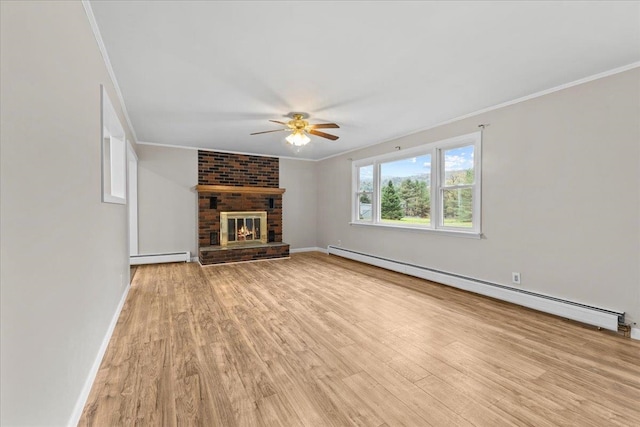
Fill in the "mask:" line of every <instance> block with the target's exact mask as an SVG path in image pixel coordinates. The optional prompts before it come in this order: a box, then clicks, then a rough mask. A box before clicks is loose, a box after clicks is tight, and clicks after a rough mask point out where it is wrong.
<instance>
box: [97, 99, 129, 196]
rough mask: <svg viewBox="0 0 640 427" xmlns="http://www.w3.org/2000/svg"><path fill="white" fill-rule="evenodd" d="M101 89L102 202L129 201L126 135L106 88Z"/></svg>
mask: <svg viewBox="0 0 640 427" xmlns="http://www.w3.org/2000/svg"><path fill="white" fill-rule="evenodd" d="M100 88H101V102H102V108H101V114H102V201H103V202H106V203H119V204H125V203H126V201H127V193H126V185H127V169H126V164H127V160H126V159H127V154H126V149H125V133H124V129H123V128H122V125H121V124H120V120H118V115H117V114H116V111H115V109H114V108H113V104H111V100H110V99H109V96H108V95H107V92H106V90H105V89H104V86H100Z"/></svg>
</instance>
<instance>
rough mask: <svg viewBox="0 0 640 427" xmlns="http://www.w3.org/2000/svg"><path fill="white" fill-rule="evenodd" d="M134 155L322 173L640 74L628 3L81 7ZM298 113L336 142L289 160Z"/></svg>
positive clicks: (639, 33)
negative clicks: (165, 151) (349, 156)
mask: <svg viewBox="0 0 640 427" xmlns="http://www.w3.org/2000/svg"><path fill="white" fill-rule="evenodd" d="M91 7H92V9H93V13H94V15H95V18H96V21H97V23H98V27H99V29H100V33H101V35H102V38H103V41H104V44H105V46H106V49H107V52H108V56H109V58H110V60H111V64H112V66H113V70H114V72H115V75H116V78H117V80H118V83H119V86H120V88H121V91H122V94H123V97H124V101H125V105H126V108H127V110H128V112H129V116H130V118H131V122H132V124H133V126H134V128H135V131H136V133H137V137H138V139H139V141H142V142H151V143H158V144H167V145H174V146H175V145H177V146H186V147H200V148H206V149H220V150H227V151H236V152H247V153H258V154H268V155H275V156H292V157H299V158H307V159H321V158H325V157H328V156H331V155H334V154H337V153H340V152H344V151H348V150H352V149H355V148H357V147H362V146H367V145H372V144H375V143H378V142H382V141H386V140H389V139H393V138H396V137H399V136H403V135H407V134H410V133H413V132H415V131H418V130H421V129H425V128H428V127H430V126H433V125H435V124H438V123H441V122H443V121H446V120H449V119H452V118H455V117H459V116H462V115H465V114H469V113H472V112H474V111H478V110H481V109H483V108H487V107H491V106H494V105H496V104H500V103H503V102H507V101H510V100H513V99H516V98H519V97H523V96H526V95H530V94H532V93H536V92H539V91H542V90H545V89H549V88H552V87H555V86H558V85H562V84H565V83H568V82H572V81H575V80H578V79H582V78H584V77H588V76H591V75H594V74H598V73H601V72H605V71H607V70H611V69H614V68H617V67H621V66H625V65H628V64H631V63H634V62H637V61H639V60H640V2H611V1H608V2H606V1H605V2H595V1H592V2H500V1H497V2H475V1H474V2H346V1H341V2H337V1H336V2H333V1H320V2H272V1H262V2H211V1H210V2H204V1H198V2H196V1H160V2H150V1H149V2H147V1H136V2H125V1H91ZM291 111H304V112H307V113H309V114H310V115H311V119H310V121H311V122H312V123H317V122H325V121H330V122H336V123H338V124H340V126H341V128H340V129H330V130H328V131H330V132H331V133H335V134H336V135H338V136H340V139H339V140H338V141H335V142H331V141H329V140H325V139H322V138H318V137H312V142H311V143H310V144H309V145H307V146H305V147H303V148H302V149H301V150H300V151H299V152H297V153H296V152H294V151H293V150H291V148H290V147H289V146H287V144H286V143H284V136H286V134H285V133H284V132H282V133H271V134H265V135H256V136H249V133H252V132H258V131H264V130H271V129H278V125H276V124H273V123H270V122H268V121H267V120H268V119H276V120H282V119H283V117H284V115H286V114H287V113H289V112H291Z"/></svg>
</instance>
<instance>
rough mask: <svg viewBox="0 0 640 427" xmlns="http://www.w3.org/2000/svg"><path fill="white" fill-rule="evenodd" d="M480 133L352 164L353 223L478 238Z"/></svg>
mask: <svg viewBox="0 0 640 427" xmlns="http://www.w3.org/2000/svg"><path fill="white" fill-rule="evenodd" d="M480 148H481V133H480V132H476V133H472V134H469V135H463V136H460V137H456V138H451V139H447V140H444V141H439V142H435V143H432V144H427V145H423V146H420V147H415V148H411V149H407V150H401V151H398V152H394V153H390V154H385V155H382V156H377V157H373V158H369V159H363V160H358V161H355V162H353V183H354V193H353V194H355V197H354V203H353V216H352V219H353V223H354V224H366V225H378V226H384V227H401V228H415V229H423V230H434V231H442V232H447V231H450V232H454V233H464V234H468V235H475V236H478V235H479V234H480V177H481V174H480V164H481V163H480V154H481V150H480Z"/></svg>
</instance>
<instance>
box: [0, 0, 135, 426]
mask: <svg viewBox="0 0 640 427" xmlns="http://www.w3.org/2000/svg"><path fill="white" fill-rule="evenodd" d="M0 7H1V12H0V15H1V21H0V31H1V33H0V41H1V46H0V55H1V56H0V75H1V82H0V85H1V86H2V91H0V110H1V119H0V140H1V145H0V157H1V166H0V191H1V195H2V200H1V203H0V206H1V207H0V218H1V219H0V228H1V233H2V238H1V239H0V251H1V255H0V263H1V269H0V270H1V272H0V281H1V291H0V292H1V296H0V300H1V308H0V312H1V322H0V323H1V337H2V338H1V339H2V343H1V345H0V347H1V356H0V360H1V368H0V377H1V378H2V382H1V383H2V389H1V391H0V395H1V403H0V405H1V407H2V411H1V418H0V424H2V425H7V426H8V425H65V424H66V423H67V422H68V421H69V419H70V416H71V414H72V411H73V408H74V405H75V404H76V401H77V399H78V397H79V396H80V394H81V390H82V388H83V385H84V383H85V381H86V379H87V376H88V374H89V372H90V369H91V366H92V365H93V363H94V360H95V359H96V356H97V354H98V351H99V348H100V345H101V343H102V341H103V339H104V337H105V334H106V332H107V330H108V327H109V324H110V322H111V320H112V318H113V315H114V314H115V311H116V308H117V306H118V303H119V301H120V300H121V297H122V295H123V293H124V292H125V290H126V287H127V284H128V275H129V263H128V239H127V209H126V206H125V205H114V204H104V203H101V202H100V192H101V183H100V84H101V83H102V84H105V85H106V88H107V91H108V93H109V96H110V98H111V100H112V101H113V103H114V104H115V105H114V106H115V107H116V111H117V112H118V114H119V115H120V120H121V122H122V124H123V126H125V128H126V121H125V120H124V117H123V116H122V114H121V111H120V108H119V104H118V98H117V96H116V94H115V91H114V88H113V85H112V84H111V82H110V79H109V76H108V74H107V70H106V67H105V65H104V62H103V59H102V56H101V54H100V51H99V49H98V46H97V44H96V41H95V38H94V36H93V33H92V31H91V28H90V26H89V22H88V20H87V16H86V14H85V11H84V8H83V6H82V4H81V3H80V2H4V1H3V2H1V3H0ZM79 58H81V60H79ZM128 138H129V139H131V134H130V133H129V134H128Z"/></svg>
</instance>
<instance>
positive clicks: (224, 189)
mask: <svg viewBox="0 0 640 427" xmlns="http://www.w3.org/2000/svg"><path fill="white" fill-rule="evenodd" d="M279 170H280V163H279V159H278V158H274V157H261V156H249V155H243V154H230V153H218V152H210V151H198V186H197V190H198V246H199V256H200V263H201V264H202V265H209V264H221V263H228V262H238V261H254V260H261V259H271V258H284V257H288V256H289V245H288V244H286V243H283V242H282V196H283V193H284V192H285V189H283V188H279V182H280V175H279ZM222 220H224V224H223V223H222ZM256 228H257V230H256ZM254 233H259V238H256V237H257V235H256V234H254Z"/></svg>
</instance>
